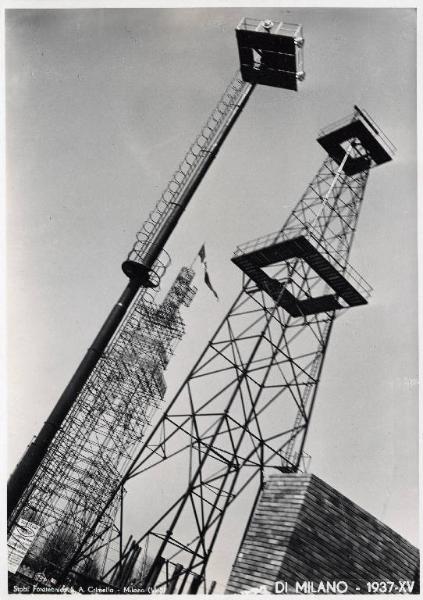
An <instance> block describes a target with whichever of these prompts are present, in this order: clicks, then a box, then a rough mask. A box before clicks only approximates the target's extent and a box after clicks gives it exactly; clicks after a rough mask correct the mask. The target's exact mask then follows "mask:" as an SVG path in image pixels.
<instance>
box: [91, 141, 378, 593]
mask: <svg viewBox="0 0 423 600" xmlns="http://www.w3.org/2000/svg"><path fill="white" fill-rule="evenodd" d="M351 151H352V152H355V150H354V149H352V150H351ZM368 173H369V171H368V169H366V170H364V171H362V172H361V173H358V174H356V175H354V176H347V175H346V174H345V173H344V172H343V171H342V169H341V168H340V167H339V166H338V164H337V163H335V162H334V160H333V159H332V158H330V157H329V156H328V157H327V158H326V160H325V161H324V162H323V165H322V167H321V168H320V169H319V171H318V173H317V175H316V176H315V177H314V179H313V181H312V182H311V184H310V185H309V186H308V188H307V190H306V192H305V193H304V195H303V196H302V198H301V200H300V201H299V202H298V204H297V206H296V207H295V209H294V210H293V212H292V213H291V215H290V217H289V218H288V220H287V222H286V223H285V225H284V227H283V228H282V229H281V230H280V231H279V232H277V233H276V234H271V235H270V236H266V238H261V239H259V240H256V241H255V242H253V243H252V244H248V245H247V246H246V248H247V249H248V251H251V250H252V249H254V248H257V247H260V246H263V245H264V246H266V245H269V244H270V245H271V244H273V243H275V242H277V241H279V240H280V239H288V238H295V237H298V236H300V235H307V236H309V238H310V239H312V240H313V242H314V243H315V244H318V246H319V249H320V251H321V252H322V253H326V255H327V256H330V258H331V260H332V263H333V261H335V263H336V265H337V268H338V270H339V272H340V273H346V272H347V270H348V269H349V265H348V255H349V252H350V248H351V243H352V240H353V237H354V232H355V229H356V226H357V220H358V216H359V212H360V207H361V204H362V200H363V196H364V190H365V187H366V182H367V178H368ZM241 251H242V249H241ZM271 271H272V278H273V279H275V278H276V279H277V280H278V281H279V282H282V283H283V289H285V288H288V287H289V288H290V291H291V292H292V294H294V295H295V296H296V297H297V298H302V297H307V296H312V295H314V296H315V295H316V293H317V294H320V293H326V292H327V288H328V286H327V284H326V283H325V282H324V281H323V282H322V280H321V279H320V277H318V276H317V275H316V273H315V272H314V271H313V269H312V268H311V267H310V266H309V265H308V264H307V263H306V262H305V261H304V260H301V259H298V258H293V259H291V260H288V261H284V262H281V263H279V264H274V265H272V267H271ZM335 313H336V311H335V310H331V311H323V312H319V313H317V314H312V315H301V316H300V317H293V316H292V315H290V314H289V313H288V312H287V311H286V310H284V309H283V308H282V307H281V306H280V305H279V304H278V302H275V300H274V299H272V298H271V297H270V295H269V294H268V293H267V292H266V290H265V289H261V288H260V287H259V286H257V284H256V283H255V282H254V281H252V280H251V279H249V278H248V277H246V276H244V279H243V285H242V290H241V293H240V294H239V296H238V297H237V298H236V300H235V302H234V303H233V305H232V307H231V308H230V310H229V312H228V313H227V315H226V317H225V318H224V320H223V322H222V324H221V325H220V327H219V329H218V330H217V332H216V333H215V335H214V336H213V337H212V339H211V340H210V342H209V343H208V345H207V347H206V349H205V351H204V352H203V354H202V356H201V357H200V359H199V360H198V361H197V363H196V364H195V366H194V367H193V369H192V370H191V372H190V374H189V375H188V377H187V379H186V381H185V382H184V384H183V385H182V386H181V388H180V390H179V391H178V393H177V394H176V396H175V398H174V399H173V400H172V402H171V404H170V405H169V407H168V408H167V410H166V411H165V412H164V414H163V416H162V418H161V420H160V421H159V423H158V424H157V425H156V426H155V428H154V429H153V430H152V432H151V434H150V435H149V437H148V438H147V440H146V441H145V443H144V444H143V446H142V449H141V451H140V453H139V454H138V456H137V457H136V459H135V460H134V461H133V463H132V465H131V467H130V469H129V470H128V472H127V475H126V477H125V480H129V479H131V478H133V477H136V476H140V475H141V474H143V473H145V472H146V471H149V470H150V469H152V468H154V469H155V470H156V471H155V474H156V477H159V473H160V467H162V468H163V465H164V463H168V462H170V461H175V467H174V468H175V469H178V474H179V476H180V481H182V482H186V481H187V480H188V486H187V487H186V488H185V485H186V484H185V483H184V489H183V491H182V493H180V491H181V490H177V489H176V488H174V490H173V494H174V499H173V501H172V502H171V503H170V505H169V506H168V507H167V509H166V510H165V512H163V513H162V514H161V516H160V517H159V518H158V519H157V521H156V522H155V523H154V524H153V525H152V526H151V527H150V528H149V529H148V530H147V531H146V532H145V534H144V535H143V536H142V537H141V538H140V539H139V540H138V541H139V543H146V539H147V540H149V544H150V548H151V549H152V548H153V544H154V540H155V542H156V546H155V547H156V553H157V554H156V561H155V564H153V566H152V568H151V570H150V575H149V577H148V578H147V580H146V581H145V584H147V585H148V584H149V583H150V584H151V583H154V582H156V585H157V586H158V587H167V588H168V589H169V587H168V586H169V585H172V573H170V575H169V564H170V565H178V564H182V565H183V570H182V572H180V567H178V568H177V570H178V576H179V579H178V584H177V588H176V589H175V591H176V592H179V593H181V592H186V591H187V585H188V584H189V582H190V578H191V577H192V575H193V574H194V575H195V574H196V575H197V578H198V581H203V583H204V589H206V583H205V569H206V566H207V563H208V560H209V557H210V554H211V551H212V549H213V546H214V544H215V541H216V538H217V535H218V532H219V529H220V527H221V524H222V519H223V516H224V514H225V511H226V509H227V508H228V507H229V506H230V505H231V504H232V502H233V501H234V500H235V498H236V497H237V496H238V495H239V494H240V493H241V492H242V491H243V490H244V489H245V488H246V486H247V485H248V484H249V483H250V482H251V481H253V480H255V481H261V479H262V477H263V472H264V469H265V468H277V469H282V470H297V469H298V468H300V465H301V457H302V453H303V447H304V441H305V435H306V432H307V428H308V424H309V421H310V415H311V410H312V407H313V402H314V399H315V395H316V391H317V386H318V383H319V380H320V373H321V368H322V364H323V359H324V356H325V352H326V348H327V344H328V340H329V336H330V332H331V328H332V324H333V321H334V319H335ZM187 455H188V456H187ZM181 457H183V458H181ZM167 468H169V467H167ZM184 468H185V472H184ZM258 475H259V477H257V476H258ZM260 475H261V477H260ZM169 494H170V495H171V494H172V492H171V491H169ZM86 541H87V542H88V541H89V538H87V540H86ZM151 551H152V550H151ZM153 556H154V554H153ZM163 557H165V559H166V560H165V563H164V566H165V567H166V568H164V569H162V570H161V573H160V574H159V576H158V578H157V580H156V576H157V572H158V571H160V569H159V567H160V565H161V564H162V561H163ZM123 558H124V557H123ZM191 581H192V580H191Z"/></svg>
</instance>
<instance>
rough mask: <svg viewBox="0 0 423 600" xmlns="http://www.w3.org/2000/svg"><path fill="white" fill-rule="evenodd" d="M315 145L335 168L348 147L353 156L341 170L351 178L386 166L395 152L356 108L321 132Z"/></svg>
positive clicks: (380, 133) (378, 128)
mask: <svg viewBox="0 0 423 600" xmlns="http://www.w3.org/2000/svg"><path fill="white" fill-rule="evenodd" d="M317 141H318V142H319V144H320V145H321V146H322V147H323V148H324V149H325V150H326V152H327V153H328V154H329V156H331V157H332V158H333V159H334V160H335V162H337V163H338V165H340V164H341V163H342V161H343V159H344V157H345V152H346V149H347V147H348V145H349V144H350V143H352V145H353V152H352V154H351V156H349V157H348V158H347V160H346V161H345V164H344V167H343V171H344V173H345V174H346V175H355V174H357V173H360V172H361V171H365V170H367V169H369V168H371V167H375V166H377V165H381V164H383V163H385V162H388V161H390V160H392V158H393V156H394V154H395V152H396V148H395V146H394V145H393V143H392V142H391V141H390V140H389V139H388V137H387V136H386V135H385V134H384V133H383V131H382V130H381V129H380V127H379V126H378V125H376V123H375V122H374V121H373V119H372V118H371V117H370V115H369V114H368V113H367V112H366V111H365V110H364V109H362V108H359V107H358V106H354V112H353V113H352V114H350V115H348V116H347V117H344V118H343V119H340V120H339V121H336V122H335V123H332V124H330V125H328V126H327V127H325V128H324V129H321V130H320V131H319V133H318V136H317Z"/></svg>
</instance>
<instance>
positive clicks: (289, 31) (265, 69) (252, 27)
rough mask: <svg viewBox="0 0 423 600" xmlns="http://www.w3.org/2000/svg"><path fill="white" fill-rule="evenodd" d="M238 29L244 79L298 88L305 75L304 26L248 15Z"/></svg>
mask: <svg viewBox="0 0 423 600" xmlns="http://www.w3.org/2000/svg"><path fill="white" fill-rule="evenodd" d="M235 31H236V38H237V42H238V52H239V60H240V64H241V75H242V78H243V79H244V81H247V82H249V83H259V84H261V85H270V86H272V87H280V88H285V89H289V90H295V91H296V90H297V82H298V81H302V80H303V79H304V76H305V73H304V67H303V46H304V38H303V34H302V26H301V25H294V24H292V23H285V22H282V21H277V22H273V21H271V20H270V19H265V20H259V19H252V18H249V17H244V18H243V19H242V20H241V22H240V23H239V25H238V26H237V28H236V30H235Z"/></svg>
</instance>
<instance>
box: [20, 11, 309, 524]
mask: <svg viewBox="0 0 423 600" xmlns="http://www.w3.org/2000/svg"><path fill="white" fill-rule="evenodd" d="M237 37H238V41H239V49H240V58H241V73H242V78H241V77H240V76H239V74H236V75H235V76H234V78H233V80H232V81H231V83H230V84H229V86H228V88H227V89H226V91H225V93H224V95H223V96H222V98H221V100H220V101H219V103H218V105H217V106H216V108H215V109H214V111H213V112H212V114H211V116H210V117H209V119H208V120H207V122H206V124H205V126H204V127H203V128H202V130H201V133H200V135H199V136H198V137H197V139H196V140H195V142H194V143H193V144H192V146H191V147H190V148H189V150H188V153H187V154H186V156H185V158H184V160H183V161H182V163H181V164H180V165H179V167H178V169H177V170H176V172H175V174H174V175H173V177H172V179H171V181H170V183H169V184H168V186H167V188H166V189H165V191H164V192H163V194H162V196H161V198H160V200H159V201H158V203H157V205H156V207H155V209H154V211H153V212H152V213H151V214H150V217H149V219H148V220H147V222H146V223H145V224H144V226H143V228H142V229H141V231H140V232H139V233H138V234H137V240H136V242H135V244H134V246H133V248H132V250H131V251H130V253H129V255H128V258H127V260H125V262H124V263H123V265H122V268H123V271H124V273H125V274H126V275H127V276H128V278H129V283H128V285H127V286H126V288H125V290H124V292H123V294H122V295H121V297H120V298H119V300H118V302H117V304H116V305H115V307H114V308H113V310H112V311H111V313H110V315H109V316H108V318H107V319H106V321H105V323H104V325H103V326H102V328H101V330H100V332H99V334H98V335H97V337H96V338H95V340H94V342H93V344H92V345H91V347H90V348H89V350H88V352H87V354H86V356H85V357H84V358H83V360H82V362H81V363H80V365H79V367H78V368H77V370H76V372H75V374H74V375H73V377H72V379H71V381H70V382H69V384H68V386H67V387H66V389H65V391H64V392H63V394H62V395H61V397H60V398H59V400H58V402H57V404H56V406H55V408H54V409H53V411H52V413H51V414H50V416H49V417H48V419H47V421H46V422H45V423H44V425H43V427H42V429H41V431H40V432H39V434H38V435H37V436H36V438H35V439H34V440H33V441H32V442H31V444H30V446H29V447H28V449H27V450H26V452H25V454H24V456H23V458H22V459H21V461H20V462H19V464H18V465H17V467H16V468H15V470H14V472H13V473H12V475H11V477H10V479H9V483H8V519H9V528H10V527H11V526H12V525H13V523H14V522H15V520H16V518H17V516H18V514H19V513H20V511H21V510H23V509H24V508H25V503H26V502H27V500H28V499H29V498H30V493H31V489H32V487H33V484H34V478H35V477H37V473H39V469H43V468H47V469H48V468H49V464H48V460H47V458H48V457H47V453H48V450H49V448H50V445H51V444H52V443H54V440H55V438H56V436H58V435H60V431H61V428H62V426H63V423H64V421H65V419H66V417H67V416H68V414H69V411H70V410H71V409H72V407H73V406H74V404H75V402H76V400H77V398H78V396H79V394H81V393H82V394H83V393H85V392H84V389H85V391H86V387H87V386H89V385H90V381H91V378H92V377H93V376H94V377H95V378H97V375H98V373H96V371H95V369H96V367H97V366H98V365H99V364H100V362H99V361H101V359H102V358H103V357H104V356H105V355H107V352H108V348H109V344H110V343H111V340H112V339H113V337H114V335H115V334H116V331H117V328H118V327H119V325H120V323H121V322H122V319H123V317H124V316H125V314H126V313H127V310H128V308H129V307H130V306H131V305H132V304H133V303H134V302H135V303H137V302H139V301H142V295H143V294H145V292H146V289H148V288H151V287H157V286H158V284H159V282H160V277H161V276H162V274H163V272H164V270H165V268H166V261H167V259H166V255H163V249H164V245H165V243H166V242H167V240H168V238H169V236H170V235H171V233H172V231H173V229H174V227H175V226H176V224H177V222H178V220H179V218H180V216H181V214H182V212H183V211H184V209H185V208H186V206H187V204H188V202H189V200H190V199H191V197H192V196H193V194H194V192H195V190H196V189H197V187H198V185H199V184H200V182H201V181H202V179H203V177H204V175H205V174H206V172H207V170H208V168H209V166H210V165H211V163H212V162H213V160H214V158H215V157H216V155H217V153H218V151H219V149H220V148H221V146H222V144H223V142H224V140H225V139H226V137H227V135H228V134H229V132H230V130H231V129H232V127H233V126H234V124H235V122H236V120H237V118H238V116H239V115H240V113H241V111H242V109H243V108H244V106H245V104H246V102H247V100H248V98H249V97H250V95H251V93H252V91H253V89H254V86H255V83H263V84H265V85H274V86H277V87H283V88H287V89H293V90H294V89H297V80H298V79H302V78H303V75H304V74H303V72H302V54H301V46H302V37H301V27H300V26H298V25H289V24H282V23H276V24H274V23H272V22H271V21H256V20H248V19H244V20H243V21H242V22H241V24H240V25H239V26H238V29H237ZM93 374H94V375H93ZM100 380H101V375H100ZM97 401H98V402H101V394H100V396H99V397H98V398H97ZM46 460H47V462H45V461H46Z"/></svg>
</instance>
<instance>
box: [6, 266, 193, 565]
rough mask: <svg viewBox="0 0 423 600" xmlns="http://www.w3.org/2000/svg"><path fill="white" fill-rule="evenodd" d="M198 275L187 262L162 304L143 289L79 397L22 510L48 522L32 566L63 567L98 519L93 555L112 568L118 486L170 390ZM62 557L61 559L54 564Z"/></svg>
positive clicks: (35, 548) (31, 557) (29, 559)
mask: <svg viewBox="0 0 423 600" xmlns="http://www.w3.org/2000/svg"><path fill="white" fill-rule="evenodd" d="M193 277H194V271H193V270H192V269H189V268H187V267H183V268H182V269H181V271H180V273H179V274H178V276H177V278H176V280H175V282H174V284H173V285H172V287H171V289H170V291H169V293H168V294H167V296H166V297H165V299H164V300H163V302H162V303H161V304H158V303H157V301H156V299H155V293H151V292H147V291H145V290H144V291H142V292H141V293H140V294H139V296H138V297H137V299H136V300H135V302H134V304H133V305H132V307H131V308H130V310H129V313H128V315H127V317H126V318H125V320H124V322H123V324H122V326H121V328H120V330H119V331H118V332H117V334H116V335H115V337H114V339H113V340H112V342H111V344H110V346H109V348H108V351H107V353H105V354H104V355H103V356H102V358H101V359H100V361H99V363H98V364H97V366H96V368H95V370H94V371H93V373H92V375H91V377H90V378H89V380H88V381H87V383H86V385H85V387H84V388H83V390H82V392H81V393H80V395H79V396H78V399H77V401H76V403H75V405H74V406H73V407H72V409H71V411H70V412H69V414H68V416H67V417H66V420H65V422H64V424H63V426H62V428H61V430H60V431H59V433H58V434H57V435H56V437H55V438H54V440H53V443H52V444H51V446H50V448H49V451H48V454H47V455H46V456H45V458H44V460H43V462H42V464H41V466H40V468H39V469H38V471H37V473H36V476H35V477H34V479H33V481H32V482H31V486H30V488H29V490H28V491H27V493H26V495H25V496H24V497H23V498H22V499H21V503H20V505H19V506H18V508H17V511H16V512H17V514H19V516H20V517H23V518H25V519H27V520H29V521H32V522H36V523H38V524H41V528H40V531H39V534H38V536H37V538H36V540H35V542H34V544H33V545H32V546H31V549H30V551H29V553H28V555H27V557H26V559H25V562H27V563H28V564H31V562H32V563H34V561H35V563H37V560H38V561H39V557H40V556H42V557H43V561H44V563H46V564H45V568H46V569H47V570H52V572H57V570H58V569H60V566H62V565H63V564H65V563H66V561H67V560H69V558H70V556H71V555H72V553H73V552H74V551H75V549H76V548H77V547H78V545H79V544H80V542H81V540H82V538H83V537H84V535H85V534H86V532H87V531H89V530H90V528H91V527H92V525H93V523H95V522H96V523H97V525H96V528H95V532H94V535H92V536H91V544H90V552H89V553H88V554H92V552H93V550H95V551H96V554H97V567H99V571H101V569H102V568H104V564H105V559H106V553H107V547H108V545H109V543H110V542H111V541H112V540H113V539H114V538H115V537H116V535H117V532H116V531H115V528H114V521H115V517H116V512H117V508H118V497H117V496H115V495H114V490H115V489H116V486H117V485H118V483H119V481H120V480H121V479H122V476H123V475H124V473H125V472H126V470H127V468H128V464H129V463H130V460H131V459H132V458H133V456H134V453H135V451H136V449H137V448H139V445H140V442H141V440H142V439H143V437H144V434H145V430H146V428H147V427H148V425H149V424H150V422H151V419H152V418H153V416H154V413H155V411H156V409H157V407H158V406H159V405H160V403H161V401H162V399H163V396H164V394H165V391H166V384H165V380H164V374H163V372H164V370H165V369H166V367H167V364H168V362H169V360H170V358H171V356H172V354H173V352H174V350H175V347H176V345H177V343H178V341H179V340H180V339H181V338H182V336H183V334H184V330H185V329H184V322H183V319H182V316H181V314H180V310H179V309H180V306H181V305H185V306H189V304H190V303H191V301H192V299H193V297H194V294H195V292H196V288H195V287H193V286H192V285H191V283H192V280H193ZM111 496H113V500H112V503H111V504H109V506H108V510H107V511H106V512H103V509H104V507H105V505H106V503H107V502H108V501H109V500H110V498H111ZM14 516H16V515H14ZM98 517H99V519H98ZM66 536H68V538H69V544H68V548H67V551H66V552H65V555H64V556H63V553H64V549H63V538H64V537H66ZM56 539H57V548H54V543H55V542H54V540H56ZM47 546H48V548H49V551H48V552H46V547H47ZM52 546H53V547H52ZM55 550H57V552H55ZM60 554H62V556H61V557H60V559H59V560H58V562H59V564H57V562H52V564H48V561H49V557H51V560H53V561H55V560H56V559H57V558H58V555H60ZM90 561H92V558H90V557H89V558H87V559H86V560H83V561H80V563H79V568H80V569H84V570H87V565H88V566H89V564H90ZM88 570H89V569H88Z"/></svg>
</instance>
